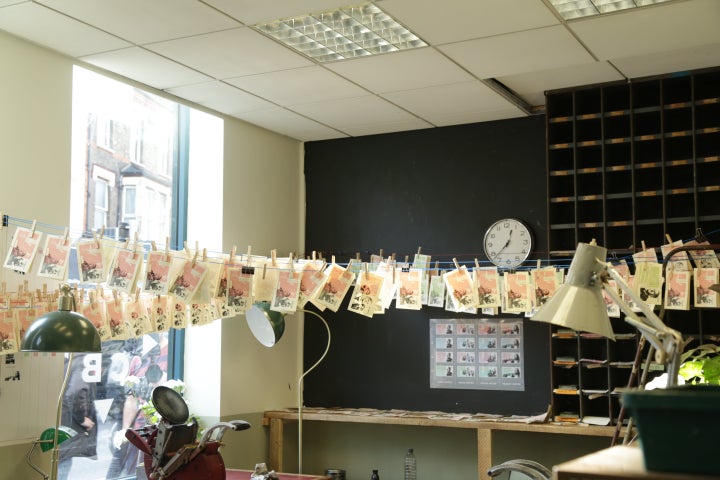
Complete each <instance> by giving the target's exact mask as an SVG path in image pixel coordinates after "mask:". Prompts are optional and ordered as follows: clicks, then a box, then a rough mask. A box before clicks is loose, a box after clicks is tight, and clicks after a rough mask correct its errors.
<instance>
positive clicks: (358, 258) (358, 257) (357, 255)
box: [355, 252, 361, 262]
mask: <svg viewBox="0 0 720 480" xmlns="http://www.w3.org/2000/svg"><path fill="white" fill-rule="evenodd" d="M355 260H357V261H358V262H359V261H360V260H361V259H360V252H355Z"/></svg>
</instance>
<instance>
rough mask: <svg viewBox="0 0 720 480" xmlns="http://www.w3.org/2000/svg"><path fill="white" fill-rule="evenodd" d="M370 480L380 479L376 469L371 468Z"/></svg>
mask: <svg viewBox="0 0 720 480" xmlns="http://www.w3.org/2000/svg"><path fill="white" fill-rule="evenodd" d="M370 480H380V475H378V471H377V470H373V472H372V475H370Z"/></svg>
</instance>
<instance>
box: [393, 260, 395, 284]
mask: <svg viewBox="0 0 720 480" xmlns="http://www.w3.org/2000/svg"><path fill="white" fill-rule="evenodd" d="M392 272H393V283H395V264H394V263H393V267H392Z"/></svg>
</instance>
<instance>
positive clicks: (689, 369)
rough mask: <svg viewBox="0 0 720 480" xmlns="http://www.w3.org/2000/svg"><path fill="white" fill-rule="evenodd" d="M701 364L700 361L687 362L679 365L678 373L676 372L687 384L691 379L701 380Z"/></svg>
mask: <svg viewBox="0 0 720 480" xmlns="http://www.w3.org/2000/svg"><path fill="white" fill-rule="evenodd" d="M703 363H704V362H701V361H688V362H685V363H683V364H682V365H680V371H679V372H678V373H679V374H680V376H681V377H683V378H684V379H685V381H686V382H689V381H691V380H693V379H697V378H700V379H701V381H702V379H703Z"/></svg>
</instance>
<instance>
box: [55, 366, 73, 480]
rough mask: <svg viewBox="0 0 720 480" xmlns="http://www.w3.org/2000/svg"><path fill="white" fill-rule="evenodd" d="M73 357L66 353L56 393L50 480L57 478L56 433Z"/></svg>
mask: <svg viewBox="0 0 720 480" xmlns="http://www.w3.org/2000/svg"><path fill="white" fill-rule="evenodd" d="M73 357H74V353H73V352H70V353H69V354H68V362H67V369H66V370H65V376H64V377H63V382H62V386H61V387H60V394H59V395H58V403H57V411H56V413H55V432H54V433H53V449H52V457H51V460H50V478H51V479H52V480H57V478H58V464H59V463H60V445H58V435H59V430H60V423H61V419H62V405H63V397H64V396H65V390H66V389H67V386H68V382H69V380H70V372H71V371H72V364H73Z"/></svg>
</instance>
